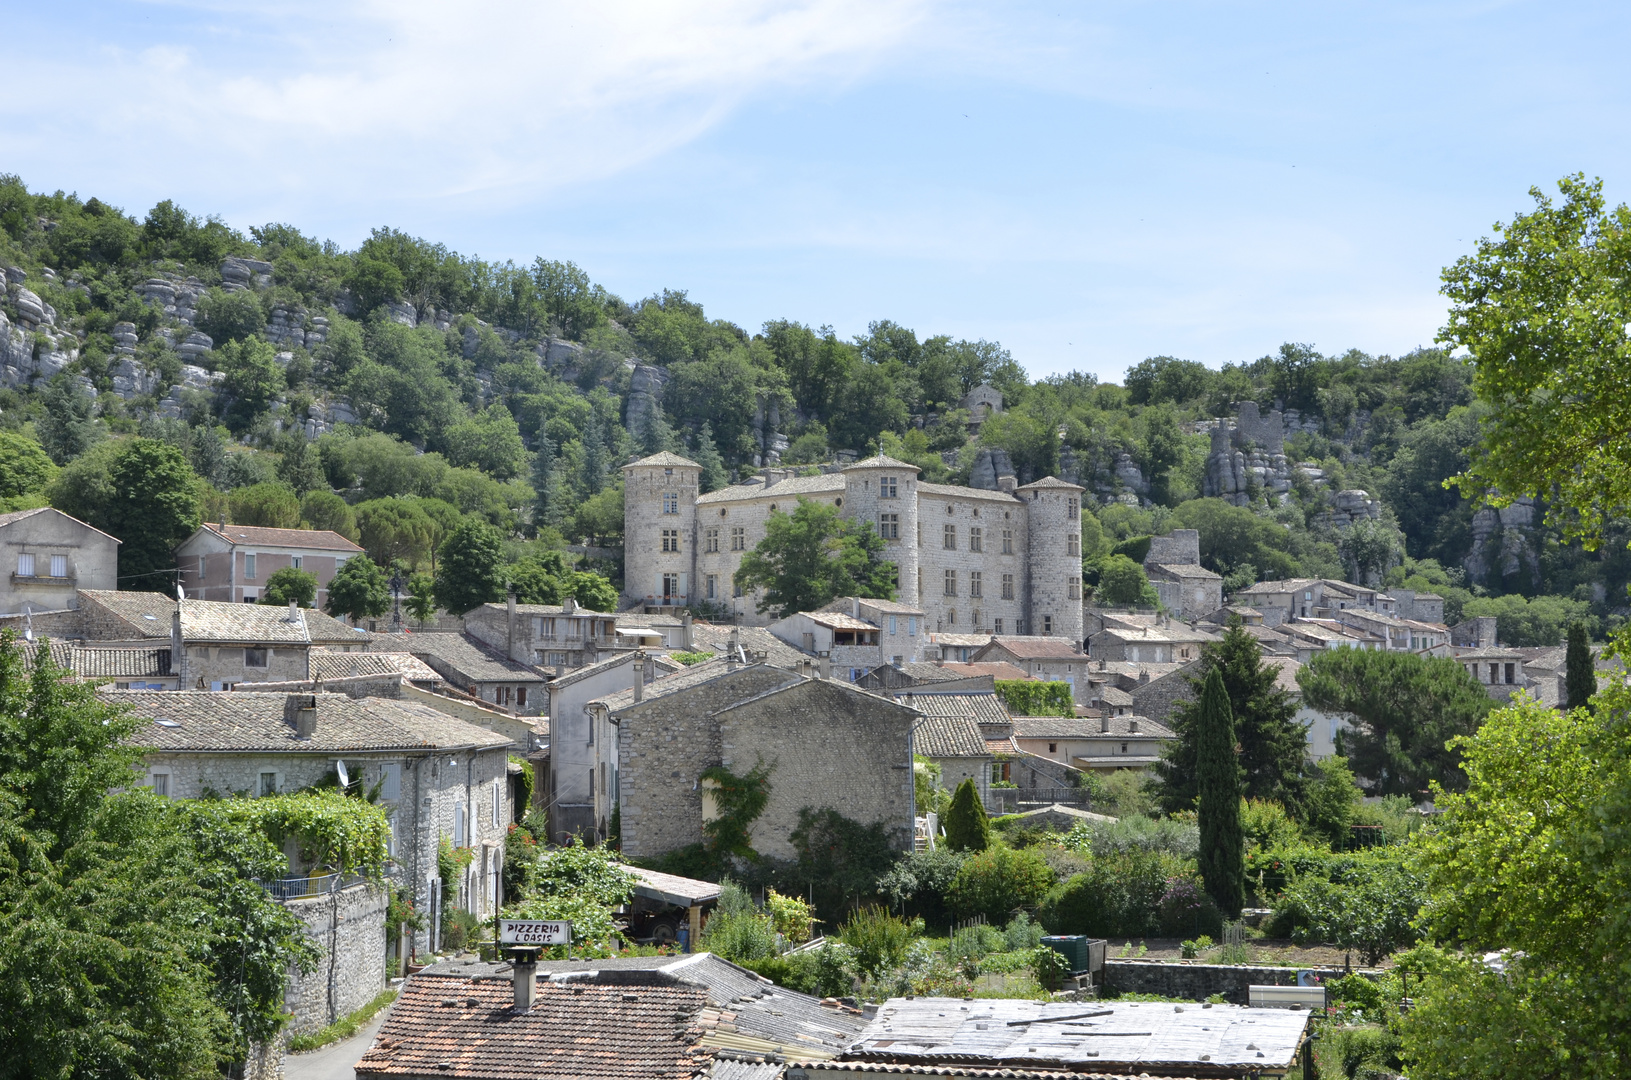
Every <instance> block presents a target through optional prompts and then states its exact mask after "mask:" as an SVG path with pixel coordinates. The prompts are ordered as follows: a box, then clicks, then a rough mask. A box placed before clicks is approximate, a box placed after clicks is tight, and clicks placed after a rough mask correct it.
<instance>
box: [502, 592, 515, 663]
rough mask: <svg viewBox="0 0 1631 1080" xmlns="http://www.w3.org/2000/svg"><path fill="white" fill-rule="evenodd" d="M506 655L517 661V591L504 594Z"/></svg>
mask: <svg viewBox="0 0 1631 1080" xmlns="http://www.w3.org/2000/svg"><path fill="white" fill-rule="evenodd" d="M504 655H505V656H508V657H509V658H510V659H511V660H514V659H515V590H514V589H510V590H508V591H507V592H506V593H505V594H504Z"/></svg>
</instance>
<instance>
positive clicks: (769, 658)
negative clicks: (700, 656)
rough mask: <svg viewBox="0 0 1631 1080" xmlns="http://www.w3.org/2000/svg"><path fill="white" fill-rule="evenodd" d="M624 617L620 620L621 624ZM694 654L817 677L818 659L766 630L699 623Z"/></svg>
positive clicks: (693, 630)
mask: <svg viewBox="0 0 1631 1080" xmlns="http://www.w3.org/2000/svg"><path fill="white" fill-rule="evenodd" d="M622 618H623V616H622V615H619V616H618V619H619V620H621V619H622ZM691 651H694V652H707V653H713V654H714V655H715V656H720V657H723V656H726V655H729V654H733V653H734V654H736V655H737V659H738V660H739V661H741V662H742V663H744V664H746V663H759V664H769V665H771V666H772V667H779V668H783V669H785V670H787V671H797V672H799V673H801V674H805V675H809V674H813V673H814V672H815V670H816V664H815V661H816V659H817V658H816V657H815V656H813V655H811V654H810V653H807V652H804V651H803V650H801V649H798V648H797V647H795V646H792V645H789V644H788V643H787V642H785V641H783V640H781V639H780V638H778V637H777V636H776V635H775V634H772V633H771V632H770V631H769V630H768V629H767V628H765V627H763V626H719V625H717V624H714V623H706V622H699V623H696V624H694V625H693V626H692V627H691Z"/></svg>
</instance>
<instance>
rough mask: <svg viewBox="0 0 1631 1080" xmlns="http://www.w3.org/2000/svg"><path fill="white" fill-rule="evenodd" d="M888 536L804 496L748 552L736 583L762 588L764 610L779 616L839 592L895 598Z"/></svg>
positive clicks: (816, 606) (773, 520)
mask: <svg viewBox="0 0 1631 1080" xmlns="http://www.w3.org/2000/svg"><path fill="white" fill-rule="evenodd" d="M883 550H884V542H883V539H882V538H881V537H880V536H878V534H877V531H876V530H874V529H873V528H872V524H871V523H870V522H861V523H859V524H857V523H855V522H854V521H851V520H850V519H848V518H844V517H841V516H840V515H839V512H838V510H837V509H836V508H835V507H832V506H828V505H826V504H823V503H816V502H812V501H810V500H808V499H800V500H799V504H798V508H797V509H796V510H794V511H793V512H792V513H791V514H789V513H786V512H784V511H779V510H778V511H776V512H775V513H772V514H771V515H770V519H769V520H768V521H767V522H766V523H765V537H764V539H763V540H761V541H759V543H758V545H757V546H756V547H754V549H753V550H752V551H749V552H748V553H747V554H746V555H744V556H743V557H742V565H741V568H740V569H738V570H737V571H736V575H735V578H734V580H735V583H736V585H737V586H738V587H740V588H741V589H743V590H756V589H762V590H763V591H764V595H763V597H762V598H761V599H759V600H758V601H757V602H756V607H757V609H758V610H759V611H761V612H767V611H768V612H771V613H773V614H775V615H776V616H777V617H778V618H779V617H781V616H782V615H785V614H787V613H789V612H793V611H817V610H819V609H820V608H822V607H823V606H825V605H826V604H828V603H830V602H831V601H832V600H833V598H834V597H838V596H871V597H877V598H879V599H884V600H893V599H894V598H895V585H894V579H895V564H894V563H890V562H886V561H884V560H883V559H882V558H881V557H880V556H881V555H882V552H883Z"/></svg>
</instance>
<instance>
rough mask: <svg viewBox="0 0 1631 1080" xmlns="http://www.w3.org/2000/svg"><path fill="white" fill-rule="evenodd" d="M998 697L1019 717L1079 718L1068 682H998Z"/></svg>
mask: <svg viewBox="0 0 1631 1080" xmlns="http://www.w3.org/2000/svg"><path fill="white" fill-rule="evenodd" d="M996 688H997V696H998V697H1000V698H1002V703H1003V704H1004V705H1006V706H1008V711H1009V712H1011V713H1013V714H1014V715H1015V716H1075V715H1076V701H1075V699H1074V698H1073V697H1072V696H1071V692H1070V684H1069V683H1067V682H1040V681H1038V680H1035V679H998V680H997V681H996Z"/></svg>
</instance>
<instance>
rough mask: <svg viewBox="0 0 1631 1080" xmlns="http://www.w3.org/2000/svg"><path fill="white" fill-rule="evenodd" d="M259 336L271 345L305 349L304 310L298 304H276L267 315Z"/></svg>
mask: <svg viewBox="0 0 1631 1080" xmlns="http://www.w3.org/2000/svg"><path fill="white" fill-rule="evenodd" d="M261 336H262V337H264V338H265V339H266V340H267V341H269V342H271V343H272V344H273V345H286V346H290V347H293V348H300V349H304V348H307V345H306V309H305V308H304V307H302V306H301V305H299V304H278V305H277V306H276V307H274V308H273V309H272V311H271V313H270V314H269V315H267V317H266V328H265V329H264V330H262V331H261Z"/></svg>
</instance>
